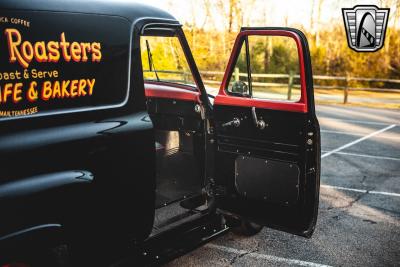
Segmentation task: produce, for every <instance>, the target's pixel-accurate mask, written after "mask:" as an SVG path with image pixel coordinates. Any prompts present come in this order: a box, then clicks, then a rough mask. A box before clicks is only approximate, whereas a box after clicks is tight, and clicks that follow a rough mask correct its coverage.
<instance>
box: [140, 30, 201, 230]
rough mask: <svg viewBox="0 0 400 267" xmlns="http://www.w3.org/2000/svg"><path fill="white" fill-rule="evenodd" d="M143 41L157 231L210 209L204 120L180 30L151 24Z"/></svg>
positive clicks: (155, 228)
mask: <svg viewBox="0 0 400 267" xmlns="http://www.w3.org/2000/svg"><path fill="white" fill-rule="evenodd" d="M140 43H141V57H142V68H143V74H144V75H143V76H144V85H145V94H146V104H147V110H148V113H149V116H150V119H151V120H152V122H153V126H154V129H155V145H154V147H155V151H156V166H157V167H156V170H157V172H156V200H155V207H156V210H155V219H154V227H153V233H152V234H153V235H154V234H157V233H159V232H162V231H163V230H164V229H166V228H169V227H170V226H171V225H173V224H175V223H177V222H180V223H181V222H182V220H185V219H189V218H190V217H191V216H192V215H196V214H198V213H202V212H204V211H206V210H207V205H205V203H206V200H205V195H204V192H203V188H204V177H205V174H204V169H205V157H206V154H205V125H204V112H203V107H202V105H201V101H200V98H199V97H200V92H199V91H198V90H197V89H196V87H195V86H194V81H193V80H191V77H190V75H191V73H190V68H189V66H188V63H187V62H186V58H185V54H184V51H183V49H182V46H181V45H180V42H179V38H178V36H177V35H176V33H175V32H174V31H171V30H166V31H161V30H160V29H148V30H146V31H145V32H144V35H143V36H141V40H140ZM171 61H172V63H171Z"/></svg>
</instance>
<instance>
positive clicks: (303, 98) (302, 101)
mask: <svg viewBox="0 0 400 267" xmlns="http://www.w3.org/2000/svg"><path fill="white" fill-rule="evenodd" d="M257 35H258V36H284V37H289V38H292V39H293V40H294V41H295V43H296V47H297V53H298V61H299V76H300V93H301V95H300V98H299V99H298V100H297V101H288V100H281V99H271V98H259V97H254V96H253V92H252V89H251V92H250V87H252V79H251V64H250V56H249V55H250V53H249V50H248V46H249V44H248V36H257ZM243 42H245V45H246V46H247V47H246V62H247V64H248V65H247V71H248V72H250V79H248V81H249V92H250V93H249V94H248V95H243V94H240V93H233V92H231V91H229V90H228V87H229V83H230V81H231V78H232V75H233V71H234V69H235V66H236V62H237V60H238V57H239V55H240V52H241V49H242V46H243ZM303 61H304V57H303V49H302V44H301V40H300V37H299V36H298V35H297V34H296V33H294V32H290V31H284V30H275V29H271V30H249V31H246V32H243V31H242V32H240V33H239V35H238V37H237V39H236V42H235V45H234V48H233V54H232V57H231V62H229V63H228V66H227V71H226V73H225V77H224V79H223V82H222V84H221V88H220V91H219V94H221V93H223V94H225V95H227V96H234V97H240V98H244V99H249V100H254V101H259V102H261V103H264V104H267V103H271V104H273V105H275V104H277V105H281V104H282V105H294V106H298V107H297V108H296V110H299V111H302V112H307V109H308V107H307V87H306V81H305V70H304V66H303V65H302V62H303ZM248 76H249V74H248Z"/></svg>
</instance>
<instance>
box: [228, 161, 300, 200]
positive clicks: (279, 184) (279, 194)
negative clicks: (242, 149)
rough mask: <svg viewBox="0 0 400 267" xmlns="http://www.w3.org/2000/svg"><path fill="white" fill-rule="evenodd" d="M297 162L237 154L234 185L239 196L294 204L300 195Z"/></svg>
mask: <svg viewBox="0 0 400 267" xmlns="http://www.w3.org/2000/svg"><path fill="white" fill-rule="evenodd" d="M299 176H300V169H299V167H298V166H297V164H293V163H288V162H280V161H275V160H266V159H262V158H256V157H248V156H237V157H236V160H235V186H236V190H237V192H238V193H239V195H240V196H242V197H244V198H248V199H253V200H262V201H265V202H275V203H280V204H283V205H289V206H290V205H294V204H296V203H297V201H298V198H299Z"/></svg>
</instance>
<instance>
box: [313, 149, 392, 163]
mask: <svg viewBox="0 0 400 267" xmlns="http://www.w3.org/2000/svg"><path fill="white" fill-rule="evenodd" d="M321 152H322V153H327V152H329V151H321ZM332 154H339V155H347V156H353V157H363V158H372V159H386V160H396V161H400V158H392V157H384V156H373V155H366V154H357V153H347V152H335V153H332Z"/></svg>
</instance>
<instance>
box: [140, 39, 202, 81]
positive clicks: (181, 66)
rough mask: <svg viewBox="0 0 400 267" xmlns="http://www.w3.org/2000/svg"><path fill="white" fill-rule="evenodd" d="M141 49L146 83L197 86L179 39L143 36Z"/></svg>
mask: <svg viewBox="0 0 400 267" xmlns="http://www.w3.org/2000/svg"><path fill="white" fill-rule="evenodd" d="M140 49H141V57H142V66H143V77H144V80H145V81H159V82H170V83H180V84H189V85H195V82H194V79H193V76H192V72H191V71H190V68H189V64H188V62H187V60H186V57H185V54H184V52H183V49H182V46H181V44H180V42H179V39H178V37H176V36H172V37H169V36H142V37H140Z"/></svg>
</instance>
